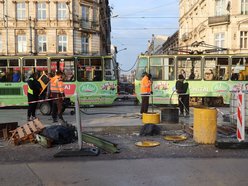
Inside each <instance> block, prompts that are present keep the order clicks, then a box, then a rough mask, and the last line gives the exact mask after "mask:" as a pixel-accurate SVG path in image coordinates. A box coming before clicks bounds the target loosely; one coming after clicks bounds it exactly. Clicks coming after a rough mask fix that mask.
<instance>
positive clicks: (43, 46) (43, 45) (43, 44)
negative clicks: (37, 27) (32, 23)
mask: <svg viewBox="0 0 248 186" xmlns="http://www.w3.org/2000/svg"><path fill="white" fill-rule="evenodd" d="M46 51H47V41H46V36H45V35H39V36H38V52H46Z"/></svg>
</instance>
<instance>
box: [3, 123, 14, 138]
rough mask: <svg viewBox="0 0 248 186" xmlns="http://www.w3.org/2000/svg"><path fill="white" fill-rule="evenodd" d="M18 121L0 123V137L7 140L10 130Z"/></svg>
mask: <svg viewBox="0 0 248 186" xmlns="http://www.w3.org/2000/svg"><path fill="white" fill-rule="evenodd" d="M17 126H18V122H10V123H0V138H3V139H4V140H7V139H9V138H10V137H11V132H10V131H12V130H14V129H16V128H17Z"/></svg>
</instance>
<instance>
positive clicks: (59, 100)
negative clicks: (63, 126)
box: [50, 71, 65, 122]
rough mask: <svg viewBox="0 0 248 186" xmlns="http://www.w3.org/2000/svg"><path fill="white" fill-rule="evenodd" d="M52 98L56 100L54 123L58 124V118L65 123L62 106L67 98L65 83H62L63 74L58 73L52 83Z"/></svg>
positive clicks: (53, 111) (53, 110)
mask: <svg viewBox="0 0 248 186" xmlns="http://www.w3.org/2000/svg"><path fill="white" fill-rule="evenodd" d="M50 92H51V97H52V98H53V99H54V100H53V104H52V118H53V122H58V117H59V119H61V120H62V121H63V122H64V118H63V116H62V105H63V100H64V97H65V93H64V83H63V81H62V72H61V71H57V72H56V75H55V76H54V77H53V78H52V79H51V81H50Z"/></svg>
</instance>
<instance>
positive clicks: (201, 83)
mask: <svg viewBox="0 0 248 186" xmlns="http://www.w3.org/2000/svg"><path fill="white" fill-rule="evenodd" d="M144 71H146V72H148V73H150V74H151V75H152V80H153V86H152V89H153V100H151V101H153V103H154V104H177V103H178V95H177V93H176V92H175V84H176V80H177V77H178V75H179V74H183V75H184V77H185V80H186V81H187V82H188V83H189V90H190V103H191V105H208V106H222V105H223V104H229V102H230V95H231V93H230V92H231V91H239V90H248V55H245V54H239V55H238V54H235V55H231V54H206V55H204V54H202V55H183V54H182V55H140V56H139V57H138V60H137V67H136V77H135V93H136V95H137V98H138V100H139V101H141V97H140V81H141V78H142V73H143V72H144Z"/></svg>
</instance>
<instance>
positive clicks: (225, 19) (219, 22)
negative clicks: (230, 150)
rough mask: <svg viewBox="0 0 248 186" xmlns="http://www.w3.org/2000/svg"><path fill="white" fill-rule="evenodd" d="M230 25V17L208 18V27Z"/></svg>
mask: <svg viewBox="0 0 248 186" xmlns="http://www.w3.org/2000/svg"><path fill="white" fill-rule="evenodd" d="M229 23H230V15H222V16H214V17H209V18H208V25H209V26H215V25H225V24H229Z"/></svg>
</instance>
